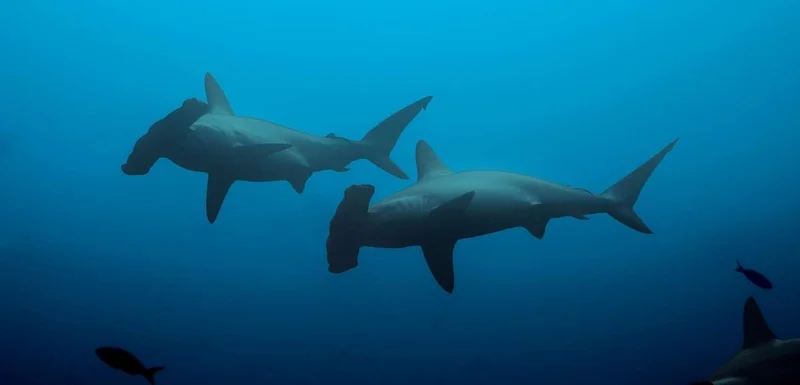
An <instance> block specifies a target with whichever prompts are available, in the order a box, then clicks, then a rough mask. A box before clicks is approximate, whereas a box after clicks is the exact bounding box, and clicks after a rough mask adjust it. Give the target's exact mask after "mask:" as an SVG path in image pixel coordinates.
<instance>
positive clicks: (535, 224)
mask: <svg viewBox="0 0 800 385" xmlns="http://www.w3.org/2000/svg"><path fill="white" fill-rule="evenodd" d="M549 221H550V218H537V219H535V220H531V221H528V223H526V224H525V226H524V227H525V230H528V232H529V233H531V235H533V236H534V237H536V238H537V239H542V238H544V230H545V228H546V227H547V223H548V222H549Z"/></svg>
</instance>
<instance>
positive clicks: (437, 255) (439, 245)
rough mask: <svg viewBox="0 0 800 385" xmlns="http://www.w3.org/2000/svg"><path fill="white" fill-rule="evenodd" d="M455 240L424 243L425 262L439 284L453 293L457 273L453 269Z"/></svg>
mask: <svg viewBox="0 0 800 385" xmlns="http://www.w3.org/2000/svg"><path fill="white" fill-rule="evenodd" d="M455 246H456V243H455V241H440V242H432V243H428V244H425V245H422V254H424V255H425V262H426V263H427V264H428V269H429V270H430V271H431V274H433V278H434V279H435V280H436V282H437V283H439V286H441V287H442V289H444V291H446V292H448V293H451V294H452V293H453V289H454V287H455V273H454V270H453V249H454V248H455Z"/></svg>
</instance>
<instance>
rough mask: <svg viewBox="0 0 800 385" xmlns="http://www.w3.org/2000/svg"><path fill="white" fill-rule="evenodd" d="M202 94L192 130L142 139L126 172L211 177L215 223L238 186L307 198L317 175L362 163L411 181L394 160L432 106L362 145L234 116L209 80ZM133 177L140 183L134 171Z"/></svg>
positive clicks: (383, 126)
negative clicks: (168, 167)
mask: <svg viewBox="0 0 800 385" xmlns="http://www.w3.org/2000/svg"><path fill="white" fill-rule="evenodd" d="M205 91H206V98H207V100H208V105H207V112H206V113H205V114H202V115H201V116H199V117H197V118H196V120H195V121H193V122H192V123H191V124H190V125H188V126H187V127H173V128H172V131H171V132H172V134H171V135H166V137H167V138H168V140H149V141H143V140H142V139H143V138H144V137H143V138H140V140H139V141H138V142H137V146H136V147H135V148H134V151H133V152H132V153H131V155H130V156H129V157H128V163H126V166H128V167H127V168H128V169H129V170H136V169H147V170H149V167H136V166H135V164H136V160H137V159H142V160H141V162H143V163H145V164H146V163H149V162H154V161H153V160H152V159H154V158H155V159H158V158H162V157H163V158H167V159H169V160H171V161H172V162H173V163H175V164H176V165H178V166H180V167H182V168H184V169H187V170H191V171H197V172H203V173H207V174H208V183H207V190H206V215H207V218H208V221H209V222H210V223H214V221H215V220H216V218H217V216H218V214H219V211H220V209H221V207H222V203H223V201H224V200H225V196H226V195H227V193H228V191H229V189H230V187H231V186H232V185H233V183H234V182H235V181H237V180H241V181H251V182H269V181H281V180H285V181H287V182H289V183H290V184H291V186H292V188H293V189H294V190H295V191H297V193H302V192H303V191H304V189H305V185H306V182H307V181H308V178H309V177H310V176H311V175H312V174H313V173H314V172H318V171H324V170H333V171H339V172H344V171H348V169H347V168H346V167H347V165H349V164H350V163H352V162H353V161H356V160H359V159H367V160H369V161H371V162H372V163H374V164H375V165H377V166H378V167H380V168H381V169H383V170H384V171H386V172H388V173H389V174H391V175H394V176H396V177H398V178H402V179H408V176H407V175H406V174H405V173H404V172H403V170H402V169H400V167H398V166H397V165H396V164H395V163H394V162H393V161H392V160H391V159H390V158H389V154H390V153H391V151H392V150H393V149H394V145H395V144H396V142H397V140H398V139H399V137H400V135H401V134H402V132H403V130H404V129H405V128H406V127H407V126H408V124H409V123H411V121H412V120H413V119H414V118H415V117H416V116H417V114H419V112H421V111H422V110H423V109H425V108H426V107H427V105H428V103H429V102H430V100H431V97H430V96H429V97H425V98H422V99H420V100H418V101H417V102H415V103H412V104H411V105H409V106H407V107H405V108H403V109H401V110H400V111H398V112H396V113H395V114H393V115H392V116H390V117H389V118H387V119H385V120H384V121H382V122H381V123H379V124H378V125H377V126H375V127H374V128H373V129H372V130H370V131H369V132H368V133H367V134H366V135H365V136H364V138H362V139H361V140H349V139H346V138H342V137H339V136H336V135H334V134H328V135H326V136H317V135H312V134H308V133H305V132H302V131H299V130H295V129H292V128H289V127H285V126H282V125H279V124H276V123H273V122H270V121H267V120H263V119H257V118H252V117H244V116H236V115H235V114H234V113H233V109H232V108H231V106H230V103H229V101H228V99H227V97H226V96H225V93H224V92H223V90H222V88H221V87H220V86H219V84H218V83H217V81H216V80H215V79H214V77H213V76H212V75H211V74H206V77H205ZM185 104H186V103H184V105H185ZM151 131H152V130H151ZM162 131H167V130H166V129H164V130H162ZM149 134H150V133H149V132H148V134H146V135H149ZM161 137H165V136H164V135H161ZM140 143H141V145H140ZM137 152H138V154H137ZM150 165H151V166H152V164H150ZM123 171H125V167H123ZM126 173H128V172H126ZM131 174H132V175H141V174H137V173H136V172H135V171H132V172H131Z"/></svg>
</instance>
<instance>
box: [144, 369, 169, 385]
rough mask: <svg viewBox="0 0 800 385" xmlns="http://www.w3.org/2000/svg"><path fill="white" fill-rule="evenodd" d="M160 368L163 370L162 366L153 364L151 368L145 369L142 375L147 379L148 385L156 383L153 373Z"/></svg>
mask: <svg viewBox="0 0 800 385" xmlns="http://www.w3.org/2000/svg"><path fill="white" fill-rule="evenodd" d="M162 370H164V367H163V366H155V367H152V368H147V369H145V370H144V374H142V375H143V376H144V378H145V379H147V382H149V383H150V385H155V384H156V380H155V375H156V373H158V372H160V371H162Z"/></svg>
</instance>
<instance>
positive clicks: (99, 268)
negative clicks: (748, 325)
mask: <svg viewBox="0 0 800 385" xmlns="http://www.w3.org/2000/svg"><path fill="white" fill-rule="evenodd" d="M2 8H3V9H2V12H0V84H1V85H2V86H0V133H1V134H2V135H0V150H2V151H0V155H1V156H0V165H2V170H0V181H2V182H1V183H2V196H3V198H4V199H3V200H2V201H1V202H0V247H1V248H2V249H1V251H0V384H3V385H6V384H8V385H16V384H41V385H45V384H46V385H57V384H66V385H84V384H85V385H93V384H110V383H114V384H122V385H135V384H139V385H141V384H144V383H145V382H144V380H143V379H142V378H137V377H127V376H125V375H124V374H122V373H120V372H116V371H113V370H111V369H108V368H107V367H105V366H104V365H103V364H102V363H101V362H100V361H99V360H97V359H96V358H95V357H94V355H93V353H92V350H93V349H94V347H96V346H98V345H121V346H124V347H126V348H128V349H130V350H132V351H133V352H134V353H136V354H137V355H138V356H139V357H140V358H141V359H142V360H143V361H144V362H145V364H147V365H166V366H167V370H165V371H164V372H163V373H161V374H159V375H158V376H157V383H158V384H159V385H169V384H192V385H204V384H248V385H249V384H295V383H296V382H298V381H305V382H307V383H310V384H345V383H346V384H375V383H380V384H409V383H431V384H436V385H441V384H478V383H480V384H487V383H491V384H552V385H558V384H563V385H574V384H590V383H591V384H598V383H600V384H614V385H627V384H638V385H641V384H648V385H659V384H664V385H666V384H681V383H686V382H687V381H689V380H693V379H698V378H703V377H704V376H706V375H708V374H709V373H710V372H711V371H712V370H713V369H715V368H716V366H717V365H718V364H721V363H722V362H723V361H724V360H726V359H727V358H729V357H730V356H731V355H733V354H734V353H735V352H736V350H737V349H738V347H739V346H740V343H741V342H740V339H741V337H740V333H741V332H740V330H741V319H740V317H741V316H740V314H741V311H742V306H743V304H744V300H745V298H746V297H747V296H748V295H756V297H757V299H758V300H759V303H760V304H761V306H762V309H763V310H764V313H765V315H766V317H767V319H768V321H769V322H770V324H771V326H772V327H773V329H774V330H775V332H776V333H777V334H778V335H779V336H784V337H791V336H800V280H798V279H797V276H798V274H800V258H798V257H800V242H799V241H798V240H797V239H798V238H797V236H796V233H797V230H798V228H800V226H798V224H797V220H798V214H800V203H799V202H798V201H797V196H798V193H800V189H798V181H799V180H800V176H798V172H797V170H798V169H797V165H798V164H800V152H798V151H797V148H798V146H800V138H798V128H799V127H800V108H798V106H799V105H800V45H798V44H797V41H798V38H799V37H800V22H799V21H800V16H798V15H800V3H798V2H797V1H794V0H772V1H763V2H761V1H759V2H744V1H739V2H731V1H722V0H707V1H695V0H691V1H690V0H677V1H658V2H656V1H632V0H612V1H605V2H601V1H588V0H578V1H566V2H557V1H547V2H545V1H516V2H512V1H497V2H490V1H482V2H479V1H475V0H468V1H458V2H457V1H422V0H407V1H402V2H399V1H392V2H388V1H387V2H382V1H363V0H362V1H355V0H342V1H335V2H334V1H322V0H309V1H299V0H281V1H240V0H234V1H208V0H201V1H193V2H191V1H170V2H162V1H154V0H142V1H134V2H112V1H107V0H102V1H101V0H93V1H86V0H73V1H58V2H55V1H41V0H26V1H23V0H10V1H7V2H5V3H4V4H3V6H2ZM206 71H210V72H212V73H213V74H214V75H215V76H216V77H217V79H218V80H219V81H220V83H221V84H222V86H223V87H224V88H225V90H226V92H227V94H228V97H229V98H230V100H231V103H232V104H233V107H234V109H235V110H236V111H237V113H240V114H243V115H252V116H259V117H263V118H266V119H269V120H272V121H275V122H278V123H282V124H286V125H289V126H291V127H296V128H299V129H302V130H305V131H308V132H313V133H317V134H326V133H328V132H336V133H337V134H339V135H344V136H347V137H352V138H360V137H361V135H363V134H364V133H365V132H366V131H367V130H368V129H369V128H371V127H372V126H373V125H374V124H375V123H377V122H378V121H380V120H381V119H383V118H384V117H386V116H388V115H389V114H390V113H392V112H394V111H395V110H397V109H399V108H401V107H403V106H405V105H406V104H408V103H411V102H412V101H414V100H417V99H418V98H420V97H423V96H425V95H433V96H434V99H433V101H432V103H431V104H430V106H429V109H428V110H427V111H425V112H423V113H422V114H420V116H419V117H417V119H416V120H415V121H414V122H413V123H412V124H411V125H410V127H409V129H408V130H407V131H406V133H405V134H404V136H403V137H402V138H401V140H400V141H399V142H398V145H397V147H396V149H395V151H394V153H393V155H392V156H393V158H394V159H396V160H397V162H398V163H399V164H400V165H401V167H402V168H403V169H404V170H405V171H406V172H407V173H408V174H410V175H414V174H415V170H414V168H413V167H414V160H413V152H414V151H413V148H414V143H415V142H416V141H417V140H419V139H425V140H427V141H428V142H429V143H430V144H431V145H432V146H433V147H434V149H436V150H437V152H438V153H439V155H440V156H441V158H442V159H443V160H444V162H446V163H447V164H448V165H449V166H451V167H452V168H453V169H455V170H467V169H472V168H489V169H502V170H508V171H516V172H522V173H527V174H531V175H536V176H538V177H542V178H546V179H550V180H553V181H557V182H561V183H566V184H570V185H575V186H581V187H585V188H588V189H590V190H592V191H597V192H599V191H602V190H603V189H605V188H606V187H608V186H609V185H611V184H612V183H613V182H615V181H617V180H618V179H619V178H620V177H622V176H624V175H625V174H626V173H628V172H629V171H631V170H632V169H633V168H634V167H636V166H638V165H639V164H640V163H642V162H643V161H644V160H646V159H647V158H648V157H650V156H651V155H653V154H655V153H656V152H657V151H658V150H659V149H661V148H662V147H663V146H664V145H666V144H667V143H669V141H671V140H673V139H674V138H675V137H680V138H681V141H680V142H679V143H678V145H677V146H676V147H675V150H674V151H673V152H672V153H670V154H669V155H668V156H667V158H666V159H665V160H664V162H663V163H662V165H661V166H660V168H659V169H658V170H657V171H656V172H655V174H654V175H653V177H652V178H651V179H650V182H649V183H648V185H647V186H646V187H645V190H644V191H643V193H642V195H641V198H640V200H639V203H638V205H637V207H636V209H637V212H638V213H639V214H640V215H641V216H642V218H643V219H644V220H645V221H646V223H647V224H648V225H650V227H651V228H652V229H653V230H654V231H655V234H654V235H643V234H639V233H636V232H634V231H631V230H630V229H628V228H626V227H624V226H622V225H620V224H618V223H616V222H615V221H614V220H613V219H611V218H609V217H608V216H604V215H597V216H593V217H592V219H591V220H590V221H577V220H574V219H571V218H568V219H561V220H556V221H553V222H552V223H551V224H550V226H548V231H547V236H546V237H545V239H544V240H541V241H539V240H536V239H534V238H533V237H531V236H530V235H529V234H528V233H527V232H525V231H524V230H522V229H514V230H509V231H505V232H503V233H499V234H494V235H491V236H485V237H481V238H479V239H471V240H466V241H462V242H460V243H459V244H458V246H457V248H456V274H457V280H458V286H457V288H456V292H455V294H453V295H447V294H446V293H444V292H443V291H441V290H440V289H439V288H438V286H437V285H436V283H435V281H434V280H433V279H432V278H431V276H430V273H429V272H428V271H427V269H426V267H425V263H424V261H423V259H422V255H421V253H420V251H419V250H418V249H405V250H375V249H365V250H364V251H363V252H362V257H361V264H360V266H359V267H358V268H357V269H355V270H353V271H350V272H348V273H346V274H343V275H331V274H330V273H328V272H327V270H326V269H327V264H326V262H325V259H324V241H325V236H326V234H327V224H328V220H329V219H330V217H331V215H332V213H333V211H334V209H335V207H336V204H337V203H338V201H339V199H340V198H341V195H342V191H343V189H344V188H345V187H347V186H348V185H350V184H353V183H373V184H375V185H376V186H377V189H378V192H377V196H376V199H379V198H380V197H383V196H385V195H388V194H389V193H391V192H394V191H396V190H398V189H400V188H402V187H404V186H406V185H408V183H410V182H408V181H401V180H398V179H394V178H393V177H391V176H389V175H388V174H385V173H383V172H382V171H380V170H379V169H377V168H376V167H374V166H373V165H371V164H369V163H367V162H363V161H362V162H358V163H356V164H354V165H352V168H353V171H351V172H349V173H345V174H341V173H333V172H325V173H319V174H316V175H314V176H313V177H312V178H311V180H310V181H309V183H308V188H307V189H306V192H305V193H304V194H302V195H297V194H296V193H295V192H294V191H293V190H292V189H291V188H290V186H289V184H288V183H285V182H280V183H261V184H255V183H237V184H236V185H235V186H234V187H233V189H232V190H231V193H230V194H229V196H228V199H227V201H226V203H225V207H224V208H223V210H222V213H221V214H220V218H219V220H218V221H217V223H216V224H214V225H209V224H208V223H207V222H206V219H205V213H204V203H203V200H204V194H205V176H204V175H202V174H195V173H190V172H187V171H185V170H181V169H179V168H178V167H176V166H174V165H172V164H170V163H169V162H167V161H160V162H159V163H158V164H157V165H156V167H154V169H153V170H152V171H151V173H150V174H149V175H147V176H143V177H130V176H125V175H123V174H122V173H121V172H120V169H119V167H120V165H121V164H122V162H123V161H124V160H125V157H126V156H127V155H128V153H129V151H130V150H131V148H132V146H133V143H134V142H135V140H136V139H137V138H138V136H139V135H141V134H142V133H143V132H144V131H145V130H146V129H147V127H149V125H150V124H151V123H152V122H153V121H155V120H157V119H160V118H161V117H163V116H164V115H165V114H166V113H167V112H169V111H171V110H172V109H174V108H175V107H177V106H178V105H179V103H180V102H181V101H182V100H183V99H184V98H187V97H193V96H195V97H202V96H203V88H202V85H203V83H202V77H203V74H204V73H205V72H206ZM736 258H740V259H741V260H742V263H743V264H745V266H748V267H754V268H757V269H759V270H760V271H762V272H764V273H765V274H767V275H768V276H769V277H770V278H772V280H773V281H774V282H775V284H776V288H775V290H773V291H772V292H763V291H757V290H758V289H756V288H755V287H754V286H752V285H750V284H749V283H748V282H747V281H746V280H744V278H743V277H741V276H740V275H739V274H736V273H735V272H734V268H735V259H736Z"/></svg>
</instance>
